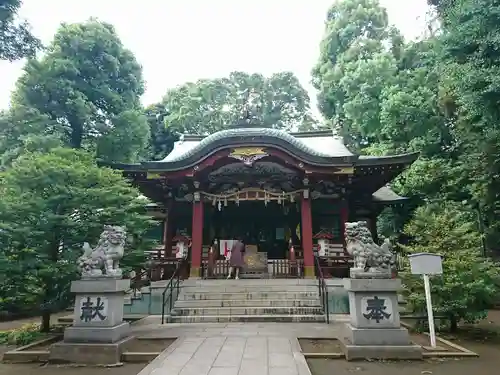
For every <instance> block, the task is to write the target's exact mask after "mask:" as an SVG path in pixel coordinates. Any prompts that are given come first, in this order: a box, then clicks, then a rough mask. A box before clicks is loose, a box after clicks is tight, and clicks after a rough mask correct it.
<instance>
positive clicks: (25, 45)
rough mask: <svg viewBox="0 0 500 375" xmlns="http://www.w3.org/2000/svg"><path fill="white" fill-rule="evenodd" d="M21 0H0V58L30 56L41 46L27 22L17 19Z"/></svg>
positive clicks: (14, 58) (10, 58)
mask: <svg viewBox="0 0 500 375" xmlns="http://www.w3.org/2000/svg"><path fill="white" fill-rule="evenodd" d="M21 4H22V1H21V0H0V60H8V61H14V60H19V59H22V58H23V57H32V56H34V55H35V53H36V51H37V50H39V49H40V48H41V47H42V44H41V42H40V40H39V39H38V38H36V37H35V36H33V34H32V33H31V30H30V26H29V25H28V23H27V22H25V21H24V22H23V21H21V20H19V19H18V17H17V12H18V11H19V8H20V7H21Z"/></svg>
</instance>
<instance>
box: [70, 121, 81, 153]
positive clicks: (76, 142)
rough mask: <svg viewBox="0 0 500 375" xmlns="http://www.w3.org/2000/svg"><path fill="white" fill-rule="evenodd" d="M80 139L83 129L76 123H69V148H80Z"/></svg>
mask: <svg viewBox="0 0 500 375" xmlns="http://www.w3.org/2000/svg"><path fill="white" fill-rule="evenodd" d="M82 138H83V127H82V126H80V125H79V124H78V123H77V122H76V121H74V122H71V139H70V142H71V147H72V148H77V149H78V148H82Z"/></svg>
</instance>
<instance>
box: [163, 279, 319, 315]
mask: <svg viewBox="0 0 500 375" xmlns="http://www.w3.org/2000/svg"><path fill="white" fill-rule="evenodd" d="M169 321H170V322H174V323H201V322H324V321H325V315H324V311H323V309H322V307H321V302H320V298H319V294H318V286H317V283H316V281H315V280H305V279H265V280H262V279H260V280H259V279H240V280H185V281H184V282H183V284H182V288H181V292H180V295H179V298H178V299H177V301H176V302H175V305H174V308H173V310H172V312H171V316H170V319H169Z"/></svg>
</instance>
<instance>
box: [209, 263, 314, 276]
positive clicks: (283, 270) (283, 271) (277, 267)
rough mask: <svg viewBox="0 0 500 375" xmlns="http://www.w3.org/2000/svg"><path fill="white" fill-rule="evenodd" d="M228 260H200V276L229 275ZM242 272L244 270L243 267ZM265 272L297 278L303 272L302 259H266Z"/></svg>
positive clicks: (269, 274) (270, 274) (271, 274)
mask: <svg viewBox="0 0 500 375" xmlns="http://www.w3.org/2000/svg"><path fill="white" fill-rule="evenodd" d="M229 268H230V265H229V261H228V260H225V259H219V260H215V261H214V262H210V261H209V260H203V261H202V276H203V278H205V279H221V278H225V277H227V276H228V275H229ZM243 272H245V270H244V269H243ZM267 274H268V276H269V277H272V278H297V277H302V275H303V274H304V260H303V259H297V260H295V261H290V260H288V259H270V260H268V261H267Z"/></svg>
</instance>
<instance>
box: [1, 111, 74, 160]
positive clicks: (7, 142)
mask: <svg viewBox="0 0 500 375" xmlns="http://www.w3.org/2000/svg"><path fill="white" fill-rule="evenodd" d="M63 138H64V131H63V128H62V126H60V124H58V123H57V122H56V121H53V120H51V119H50V118H49V117H48V116H46V115H41V114H40V113H39V112H38V111H37V110H35V109H33V108H26V107H20V106H18V107H15V108H12V109H10V110H8V111H5V112H2V113H0V169H5V168H6V167H8V166H9V165H10V164H11V163H12V161H13V160H15V159H16V158H17V157H18V156H20V155H22V154H23V153H24V152H34V151H48V150H50V149H51V148H54V147H59V146H61V145H63V144H64V141H63Z"/></svg>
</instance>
